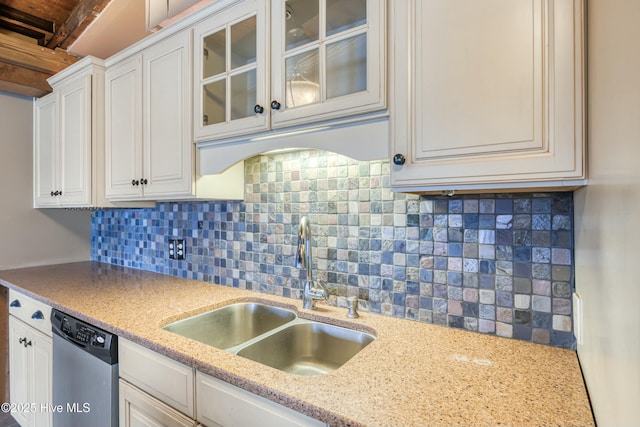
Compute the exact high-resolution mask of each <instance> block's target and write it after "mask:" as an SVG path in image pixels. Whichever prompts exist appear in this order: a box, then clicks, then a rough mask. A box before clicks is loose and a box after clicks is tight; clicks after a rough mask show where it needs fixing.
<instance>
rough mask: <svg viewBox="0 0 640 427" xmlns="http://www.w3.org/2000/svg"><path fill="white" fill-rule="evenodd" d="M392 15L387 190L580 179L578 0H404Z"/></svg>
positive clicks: (543, 184)
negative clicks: (389, 182) (389, 177)
mask: <svg viewBox="0 0 640 427" xmlns="http://www.w3.org/2000/svg"><path fill="white" fill-rule="evenodd" d="M392 14H393V21H392V29H391V31H393V34H394V36H393V37H394V42H393V48H392V51H393V57H392V63H393V76H394V78H393V80H392V85H393V94H394V95H393V103H392V106H391V108H392V116H391V125H392V133H391V136H392V148H391V153H392V154H393V155H395V156H394V158H393V163H394V165H393V166H392V185H393V186H394V187H395V188H396V189H400V190H408V191H441V190H462V191H465V190H466V191H472V190H493V189H517V188H554V187H564V188H569V187H571V186H576V185H580V184H583V183H584V181H583V180H584V178H585V167H584V163H585V162H584V156H585V153H584V131H583V129H584V106H583V103H584V99H583V84H584V82H583V49H584V46H583V36H584V32H583V22H584V17H583V2H582V1H581V0H408V1H397V2H395V3H394V6H393V12H392Z"/></svg>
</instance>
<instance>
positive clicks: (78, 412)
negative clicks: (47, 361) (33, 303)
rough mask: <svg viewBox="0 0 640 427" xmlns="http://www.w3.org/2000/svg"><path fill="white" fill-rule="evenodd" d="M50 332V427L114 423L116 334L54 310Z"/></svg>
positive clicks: (96, 426) (99, 426)
mask: <svg viewBox="0 0 640 427" xmlns="http://www.w3.org/2000/svg"><path fill="white" fill-rule="evenodd" d="M51 329H52V332H53V408H54V410H53V414H52V415H53V420H52V423H53V427H87V426H91V427H117V426H118V337H117V336H116V335H113V334H111V333H109V332H106V331H104V330H102V329H99V328H96V327H95V326H92V325H90V324H88V323H86V322H83V321H82V320H79V319H76V318H75V317H72V316H69V315H68V314H65V313H62V312H60V311H58V310H55V309H54V310H52V312H51Z"/></svg>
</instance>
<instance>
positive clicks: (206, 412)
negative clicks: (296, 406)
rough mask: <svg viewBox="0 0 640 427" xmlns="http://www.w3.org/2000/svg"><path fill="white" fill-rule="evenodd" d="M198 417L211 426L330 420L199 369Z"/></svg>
mask: <svg viewBox="0 0 640 427" xmlns="http://www.w3.org/2000/svg"><path fill="white" fill-rule="evenodd" d="M196 396H197V398H196V408H197V410H196V412H197V415H198V417H197V418H198V421H200V422H201V423H203V424H206V425H207V426H209V427H248V426H258V425H259V426H261V427H294V426H298V427H300V426H309V427H312V426H317V427H326V424H325V423H323V422H321V421H318V420H316V419H313V418H310V417H308V416H306V415H303V414H301V413H299V412H296V411H294V410H292V409H289V408H285V407H284V406H282V405H278V404H277V403H274V402H272V401H270V400H267V399H265V398H263V397H260V396H256V395H255V394H253V393H250V392H248V391H245V390H242V389H241V388H238V387H235V386H233V385H231V384H229V383H226V382H224V381H221V380H219V379H217V378H213V377H211V376H209V375H206V374H203V373H201V372H196Z"/></svg>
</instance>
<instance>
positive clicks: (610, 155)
mask: <svg viewBox="0 0 640 427" xmlns="http://www.w3.org/2000/svg"><path fill="white" fill-rule="evenodd" d="M639 22H640V1H638V0H592V1H589V2H588V21H587V28H588V46H589V48H588V67H587V69H588V74H589V75H588V146H589V185H588V187H586V188H584V189H581V190H579V191H577V192H576V194H575V220H576V223H575V224H576V231H575V233H576V234H575V247H576V251H575V255H576V289H577V292H578V293H579V294H580V296H581V297H582V300H583V305H584V323H583V324H584V334H583V337H584V343H583V344H579V345H578V356H579V358H580V362H581V364H582V368H583V371H584V376H585V380H586V382H587V388H588V389H589V394H590V396H591V401H592V404H593V408H594V413H595V417H596V421H597V423H598V424H599V425H602V426H638V425H640V308H639V304H640V25H639V24H638V23H639Z"/></svg>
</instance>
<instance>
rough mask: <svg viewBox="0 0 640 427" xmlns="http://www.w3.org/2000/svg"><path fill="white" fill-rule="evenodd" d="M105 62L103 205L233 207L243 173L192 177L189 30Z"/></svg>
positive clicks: (240, 193)
mask: <svg viewBox="0 0 640 427" xmlns="http://www.w3.org/2000/svg"><path fill="white" fill-rule="evenodd" d="M156 34H157V36H158V38H159V39H158V40H154V42H153V43H150V42H145V43H147V45H144V48H142V49H141V48H140V47H139V46H134V48H133V49H132V50H128V51H125V52H124V53H123V54H119V55H118V56H117V57H116V59H114V60H113V61H112V60H111V59H109V60H108V67H107V71H106V81H105V87H106V89H105V91H106V94H105V98H106V99H105V110H106V119H105V121H106V130H105V135H106V150H105V153H106V156H105V168H106V187H107V189H106V194H107V197H108V198H109V199H110V200H116V201H135V200H172V199H194V198H207V199H241V198H242V197H243V191H244V168H243V166H242V165H241V164H240V165H238V166H237V167H235V168H234V169H233V170H232V171H230V172H229V173H228V174H226V175H220V176H215V177H211V178H209V177H208V178H203V177H199V176H197V174H196V154H195V147H194V145H193V137H192V126H191V123H192V122H191V117H192V114H191V106H192V98H191V95H192V85H191V78H192V60H191V56H192V52H191V45H192V43H191V30H190V29H184V30H182V31H179V32H176V33H174V34H170V35H169V36H168V37H161V36H162V34H161V33H160V32H159V33H156Z"/></svg>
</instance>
